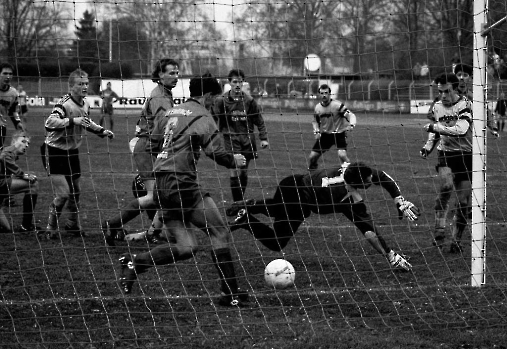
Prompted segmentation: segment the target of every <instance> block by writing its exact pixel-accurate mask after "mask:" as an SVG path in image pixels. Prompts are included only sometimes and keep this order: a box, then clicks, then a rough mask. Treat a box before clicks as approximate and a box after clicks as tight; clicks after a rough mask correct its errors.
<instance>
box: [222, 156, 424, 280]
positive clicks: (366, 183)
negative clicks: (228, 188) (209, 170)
mask: <svg viewBox="0 0 507 349" xmlns="http://www.w3.org/2000/svg"><path fill="white" fill-rule="evenodd" d="M372 184H375V185H380V186H382V188H384V189H385V190H386V191H387V192H388V193H389V194H390V195H391V197H392V198H393V199H394V202H395V203H396V206H397V208H398V213H399V218H400V219H401V218H402V217H403V216H405V217H406V218H407V219H408V220H411V221H415V220H417V219H418V216H419V215H420V213H419V209H418V208H417V207H416V206H415V205H414V204H413V203H411V202H410V201H407V200H405V199H404V198H403V196H402V195H401V192H400V189H399V187H398V185H397V184H396V182H395V181H394V180H393V179H392V178H391V177H390V176H389V175H388V174H387V173H385V172H383V171H379V170H376V169H373V168H371V167H369V166H367V165H366V164H364V163H362V162H357V163H353V164H348V163H344V164H343V166H341V167H336V168H331V169H321V170H315V171H312V172H310V173H308V174H305V175H292V176H288V177H286V178H284V179H282V180H281V181H280V183H279V185H278V187H277V189H276V192H275V195H274V197H273V198H272V199H264V200H262V201H256V200H252V199H249V200H245V201H238V202H235V203H234V204H233V206H232V207H231V208H230V210H229V211H230V215H237V217H236V218H235V220H234V221H233V222H231V223H230V229H231V231H234V230H237V229H239V228H244V229H247V230H249V231H250V232H251V233H252V235H253V236H254V237H255V238H256V239H258V240H259V241H260V242H261V243H262V244H263V245H264V246H266V247H267V248H269V249H270V250H272V251H281V250H282V249H283V248H285V246H286V245H287V244H288V243H289V241H290V239H291V238H292V236H293V235H294V234H295V233H296V231H297V230H298V228H299V226H300V225H301V224H302V223H303V221H304V220H305V219H306V218H308V217H309V216H310V215H311V214H312V213H316V214H330V213H342V214H343V215H345V217H347V218H348V219H349V220H350V221H351V222H352V223H354V225H355V226H356V227H357V228H358V229H359V230H360V231H361V232H362V233H363V234H364V236H365V237H366V239H367V240H368V242H369V243H370V244H371V245H372V246H373V248H374V249H375V250H377V251H378V252H379V253H380V254H382V255H384V256H385V257H386V258H387V260H388V261H389V264H390V265H391V266H392V267H394V268H401V269H403V270H406V271H410V270H411V269H412V265H411V264H410V263H409V262H408V260H407V259H406V258H405V257H403V256H402V255H400V254H398V253H396V252H394V251H393V250H392V249H391V248H390V247H389V246H388V244H387V242H386V241H385V240H384V238H383V237H382V236H381V235H380V233H379V231H378V229H377V227H376V226H375V224H374V222H373V219H372V217H371V215H370V214H369V212H368V210H367V207H366V205H365V203H364V201H363V198H362V197H361V194H360V193H359V191H358V189H367V188H369V187H370V186H371V185H372ZM255 214H263V215H266V216H268V217H271V218H274V222H273V228H271V227H269V226H268V225H266V224H264V223H262V222H260V221H259V220H258V219H257V218H255V217H254V216H253V215H255Z"/></svg>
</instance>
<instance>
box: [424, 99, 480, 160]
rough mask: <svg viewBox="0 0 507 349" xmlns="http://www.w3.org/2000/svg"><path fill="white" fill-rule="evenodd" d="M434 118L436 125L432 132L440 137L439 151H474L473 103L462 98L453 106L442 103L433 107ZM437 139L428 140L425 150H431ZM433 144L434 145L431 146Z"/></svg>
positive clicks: (431, 129) (437, 103)
mask: <svg viewBox="0 0 507 349" xmlns="http://www.w3.org/2000/svg"><path fill="white" fill-rule="evenodd" d="M432 117H433V119H434V120H435V123H434V124H433V125H432V127H431V128H430V132H432V133H435V134H436V135H439V136H440V144H439V145H438V147H437V149H438V150H441V151H445V152H471V151H472V132H473V130H472V103H471V102H470V101H469V100H468V98H466V97H464V96H461V97H460V98H459V99H458V100H457V101H456V102H455V103H453V104H452V105H451V106H449V107H448V106H445V105H444V104H443V103H442V101H437V102H436V103H435V104H434V105H433V109H432ZM435 140H436V139H431V138H430V139H428V142H427V143H426V145H425V148H426V149H428V150H431V149H432V147H433V145H432V144H434V142H435ZM429 143H432V144H429Z"/></svg>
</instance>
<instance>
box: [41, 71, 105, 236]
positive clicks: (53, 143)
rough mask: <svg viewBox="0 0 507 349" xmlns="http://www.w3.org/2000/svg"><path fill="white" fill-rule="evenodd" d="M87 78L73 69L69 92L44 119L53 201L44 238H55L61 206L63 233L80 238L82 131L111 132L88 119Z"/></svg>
mask: <svg viewBox="0 0 507 349" xmlns="http://www.w3.org/2000/svg"><path fill="white" fill-rule="evenodd" d="M88 85H89V80H88V74H87V73H86V72H85V71H83V70H81V69H76V70H74V71H73V72H72V73H70V75H69V90H70V92H69V93H68V94H66V95H65V96H63V97H62V98H61V99H60V100H59V101H58V103H56V104H55V106H54V108H53V110H52V111H51V114H50V115H49V117H48V118H47V119H46V123H45V127H46V139H45V140H44V143H43V144H42V146H41V154H42V160H43V165H44V167H45V168H46V170H47V172H48V174H49V177H50V179H51V185H52V188H53V189H54V194H55V198H54V200H53V202H52V203H51V204H50V206H49V218H48V223H47V227H46V237H48V238H57V237H58V235H57V231H58V228H59V224H58V219H59V217H60V215H61V214H62V211H63V209H64V207H65V206H67V209H68V210H69V216H68V219H67V223H66V224H65V231H67V232H71V233H74V234H76V235H83V234H84V233H83V231H82V229H81V224H80V222H79V217H78V212H79V195H80V193H81V187H80V177H81V165H80V162H79V147H80V146H81V143H82V139H83V134H84V132H85V131H88V132H91V133H94V134H96V135H98V136H99V137H109V138H113V137H114V134H113V132H111V131H109V130H106V129H105V128H103V127H101V126H99V125H97V124H96V123H94V122H93V121H92V120H91V119H90V117H89V115H90V105H89V104H88V101H87V100H86V99H85V97H86V96H87V94H88Z"/></svg>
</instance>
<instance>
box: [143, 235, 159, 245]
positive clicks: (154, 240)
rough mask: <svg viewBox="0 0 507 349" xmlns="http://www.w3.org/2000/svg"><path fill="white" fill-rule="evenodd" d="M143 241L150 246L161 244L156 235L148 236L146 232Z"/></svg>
mask: <svg viewBox="0 0 507 349" xmlns="http://www.w3.org/2000/svg"><path fill="white" fill-rule="evenodd" d="M145 239H146V242H147V243H148V244H150V245H158V244H161V243H162V241H160V239H159V238H158V236H157V235H155V234H148V232H146V235H145Z"/></svg>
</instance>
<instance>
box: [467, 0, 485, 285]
mask: <svg viewBox="0 0 507 349" xmlns="http://www.w3.org/2000/svg"><path fill="white" fill-rule="evenodd" d="M473 14H474V51H473V65H474V74H473V123H472V125H473V150H472V262H471V282H470V284H471V285H472V286H475V287H480V286H482V285H484V284H485V283H486V273H485V270H486V149H487V148H486V145H487V127H486V126H487V71H486V64H487V61H486V55H487V45H486V37H485V36H483V35H482V32H483V29H484V27H485V25H486V14H487V6H486V2H485V0H475V1H474V12H473Z"/></svg>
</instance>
